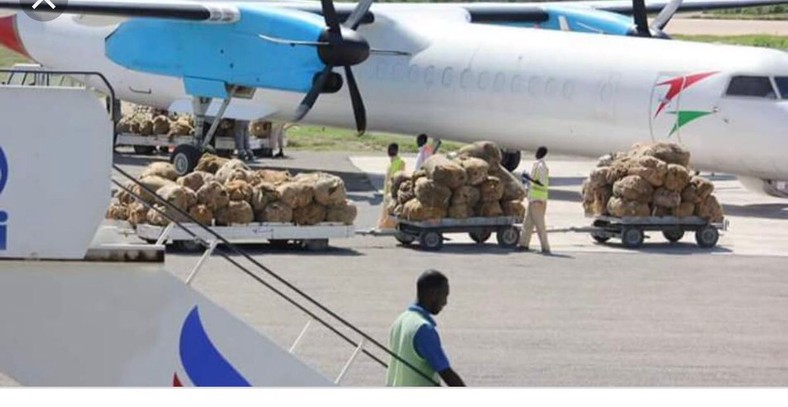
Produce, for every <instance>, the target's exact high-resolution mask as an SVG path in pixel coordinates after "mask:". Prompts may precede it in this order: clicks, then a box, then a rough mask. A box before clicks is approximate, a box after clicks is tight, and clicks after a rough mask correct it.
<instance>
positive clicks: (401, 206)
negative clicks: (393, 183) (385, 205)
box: [391, 203, 405, 216]
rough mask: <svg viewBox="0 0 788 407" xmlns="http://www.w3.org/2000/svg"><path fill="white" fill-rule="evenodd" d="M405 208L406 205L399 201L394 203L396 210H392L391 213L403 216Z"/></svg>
mask: <svg viewBox="0 0 788 407" xmlns="http://www.w3.org/2000/svg"><path fill="white" fill-rule="evenodd" d="M404 208H405V205H403V204H401V203H398V204H396V205H394V210H393V211H391V214H392V215H394V216H402V210H403V209H404Z"/></svg>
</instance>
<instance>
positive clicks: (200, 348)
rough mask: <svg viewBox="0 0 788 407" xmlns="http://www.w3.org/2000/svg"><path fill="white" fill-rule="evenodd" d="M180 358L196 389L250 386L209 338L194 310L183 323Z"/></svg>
mask: <svg viewBox="0 0 788 407" xmlns="http://www.w3.org/2000/svg"><path fill="white" fill-rule="evenodd" d="M180 354H181V363H182V364H183V368H184V370H185V371H186V374H187V375H188V376H189V379H190V380H191V382H192V383H193V384H194V385H195V386H210V387H223V386H236V387H238V386H247V387H248V386H251V385H250V384H249V382H247V381H246V379H244V378H243V376H241V374H240V373H238V371H237V370H235V368H234V367H233V366H232V365H231V364H230V362H228V361H227V359H225V358H224V356H222V354H221V353H219V350H217V349H216V346H214V344H213V343H212V342H211V339H210V338H208V334H207V333H206V332H205V329H204V328H203V326H202V321H201V320H200V313H199V311H198V310H197V307H196V306H195V307H194V308H192V310H191V312H189V315H188V316H187V317H186V320H185V321H183V328H181V340H180Z"/></svg>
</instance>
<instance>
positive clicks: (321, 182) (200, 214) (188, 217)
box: [107, 155, 440, 385]
mask: <svg viewBox="0 0 788 407" xmlns="http://www.w3.org/2000/svg"><path fill="white" fill-rule="evenodd" d="M113 168H114V169H115V171H117V172H118V173H119V174H121V175H122V176H123V177H124V178H126V179H128V180H129V182H128V183H127V184H125V185H124V184H123V183H121V182H119V181H117V180H113V181H112V182H113V183H114V184H115V185H116V186H117V187H118V188H120V192H119V193H118V199H117V201H118V202H114V203H113V204H112V205H111V206H110V208H109V209H108V211H107V217H108V218H113V219H122V217H123V216H121V215H118V214H117V213H116V212H126V213H125V215H124V216H126V220H128V221H129V223H132V224H134V225H138V224H140V223H144V222H151V223H153V222H156V223H157V224H170V223H173V224H175V226H176V227H179V228H181V229H182V230H183V231H185V232H186V233H187V234H188V235H189V236H190V237H191V238H193V239H194V241H195V242H197V243H199V244H201V245H202V246H204V247H206V248H209V247H212V243H210V242H208V241H206V240H204V239H202V238H201V237H200V236H198V235H197V234H196V233H194V232H193V231H191V230H190V229H189V228H188V227H186V225H185V224H186V223H189V224H196V225H199V227H200V228H201V229H203V231H204V232H206V233H207V234H208V235H209V236H211V239H213V240H214V242H215V243H213V244H222V245H223V246H224V247H225V250H223V251H219V252H217V254H218V255H219V256H221V257H222V258H223V259H225V260H226V261H227V262H229V263H230V264H232V265H233V266H235V267H236V268H237V269H239V270H240V271H242V272H243V273H244V274H246V275H247V276H249V277H250V278H252V279H253V280H254V281H256V282H257V283H259V284H261V285H262V286H264V287H266V288H267V289H269V290H271V291H272V292H273V293H274V294H276V295H277V296H279V297H281V298H282V299H284V300H285V301H286V302H288V303H289V304H291V305H292V306H294V307H296V308H297V309H298V310H300V311H302V312H303V313H305V314H306V315H308V316H309V317H310V318H311V319H312V320H314V321H316V322H318V323H319V324H321V325H323V326H324V327H326V328H327V329H328V330H329V331H331V332H332V333H334V334H335V335H337V336H338V337H339V338H341V339H342V340H344V341H345V342H347V343H348V344H350V345H352V346H353V347H355V348H356V351H355V352H354V353H353V356H352V357H351V360H350V361H349V362H348V365H346V366H345V369H343V372H342V373H340V377H338V378H337V379H336V381H335V382H336V383H339V381H340V380H341V378H342V376H343V375H344V373H345V371H346V369H347V368H348V367H349V364H350V363H351V362H352V360H353V359H355V356H356V355H357V353H358V352H363V354H365V355H366V356H368V357H369V358H371V359H372V360H373V361H375V362H376V363H377V364H379V365H380V366H382V367H384V368H386V367H388V365H387V363H386V362H384V361H383V360H382V359H381V358H380V357H378V356H377V355H375V354H374V353H373V352H372V351H371V350H370V349H366V347H369V348H372V349H374V350H377V351H378V352H383V353H384V354H386V355H387V356H389V357H391V358H393V359H396V360H398V361H399V362H401V363H403V364H404V365H405V366H407V367H409V368H410V369H413V370H414V371H415V372H416V373H418V374H420V375H422V376H423V377H424V378H425V379H427V380H429V381H431V382H433V383H434V384H435V385H440V383H438V382H435V381H434V380H433V378H432V376H430V375H428V374H426V373H425V372H423V371H421V370H419V369H418V368H417V367H415V366H413V365H412V364H411V363H409V362H408V361H406V360H404V359H402V358H401V357H399V356H398V355H396V354H395V353H393V352H392V351H391V350H389V349H388V347H386V346H385V345H383V344H382V343H380V342H379V341H377V340H376V339H374V338H373V337H371V336H370V335H369V334H367V333H366V332H364V331H362V330H361V329H359V328H358V327H356V326H355V325H353V324H352V323H350V322H349V321H348V320H346V319H345V318H343V317H341V316H340V315H338V314H337V313H335V312H334V311H332V310H331V309H329V308H328V307H327V306H325V305H324V304H322V303H320V302H319V301H317V300H315V299H314V298H313V297H311V296H310V295H309V294H307V293H306V292H304V291H302V290H300V289H299V288H298V287H296V286H295V285H293V284H292V283H291V282H289V281H288V280H286V279H285V278H283V277H281V276H280V275H279V274H277V273H276V272H274V271H273V270H271V269H270V268H269V267H267V266H265V265H263V264H262V263H260V262H259V261H258V260H256V259H254V258H253V257H252V256H251V255H250V254H249V253H248V252H246V251H245V250H243V249H242V248H240V247H238V246H237V245H235V244H232V243H231V242H230V241H228V240H227V239H226V238H224V237H223V236H221V235H220V234H219V233H217V232H216V231H215V230H214V229H212V228H211V227H210V226H209V225H210V224H211V222H210V221H209V220H211V221H212V222H213V224H233V223H236V222H233V221H251V220H252V219H254V217H255V216H257V214H258V213H260V214H261V215H260V216H261V217H262V219H264V220H271V219H276V220H277V221H290V220H294V219H300V218H299V217H298V216H300V215H296V213H298V212H297V211H298V209H302V208H309V207H315V206H319V207H321V208H324V207H325V208H333V209H325V210H323V209H321V210H320V214H316V215H314V216H313V217H312V218H309V219H308V220H309V221H312V220H317V219H324V218H326V217H327V216H329V213H331V211H332V210H334V211H343V212H341V215H332V216H337V217H338V219H339V220H340V221H342V222H345V223H347V224H352V222H353V220H354V219H355V217H356V210H355V207H354V206H352V205H351V204H349V203H347V201H346V191H345V187H344V184H343V183H341V179H339V178H338V177H334V176H331V175H329V174H322V173H317V174H305V175H303V176H295V177H291V176H290V174H289V173H287V172H281V171H271V170H258V171H250V170H249V169H248V167H246V166H245V165H244V164H243V163H242V162H241V161H238V160H225V159H222V158H219V157H216V156H212V155H205V156H203V159H202V160H200V165H198V167H197V171H195V172H194V173H191V174H188V175H186V176H184V177H180V178H176V177H175V170H174V168H172V166H171V165H170V164H168V163H154V164H151V166H149V167H148V168H147V169H146V171H145V172H143V174H142V177H141V178H140V179H136V178H134V177H133V176H131V175H130V174H129V173H128V172H126V171H124V170H123V169H122V168H120V167H119V166H118V165H113ZM201 172H202V173H204V174H202V173H201ZM204 177H205V178H204ZM249 178H253V180H251V181H250V180H249ZM201 192H202V193H201ZM274 197H276V198H277V199H274ZM255 200H257V201H255ZM269 200H270V201H269ZM233 202H236V204H235V205H236V206H235V207H239V208H242V209H238V210H237V211H236V212H237V213H236V212H231V211H232V210H233V209H231V208H233V206H231V205H233ZM255 202H257V203H258V205H257V208H262V209H260V210H258V211H256V210H255V205H254V203H255ZM261 202H267V204H265V205H263V204H262V203H261ZM268 208H271V209H270V210H266V209H268ZM336 208H344V209H339V210H337V209H336ZM348 208H350V209H348ZM222 211H224V212H222ZM344 211H347V212H344ZM222 213H224V215H222ZM306 213H307V214H308V212H306ZM114 215H117V216H114ZM304 216H305V217H306V216H307V215H304ZM340 218H341V219H340ZM233 255H237V256H240V257H242V258H244V259H245V260H247V261H248V262H249V263H251V264H252V266H253V267H251V268H250V267H246V266H244V265H243V264H241V263H239V261H238V260H235V259H234V258H233V257H232V256H233ZM253 269H254V270H253ZM260 272H262V273H264V274H265V275H268V276H269V277H270V278H273V279H274V280H276V281H277V282H278V283H280V284H282V285H284V286H285V287H286V288H287V289H288V290H289V291H288V292H285V291H283V290H281V289H279V288H277V287H275V286H274V285H272V284H271V283H270V282H268V281H266V280H264V279H263V278H262V277H261V276H260V275H259V273H260ZM304 302H305V303H307V304H309V305H311V306H313V307H316V308H317V310H319V311H320V312H321V313H322V315H324V317H321V316H320V315H318V314H317V313H316V312H314V311H312V310H310V309H309V308H307V306H306V305H304ZM329 318H330V319H331V320H333V321H336V322H338V325H339V326H340V327H339V328H338V327H337V326H335V324H332V323H330V322H329ZM307 326H308V325H307ZM305 329H306V327H305ZM343 331H344V332H343ZM348 331H349V332H348ZM349 333H352V334H355V335H357V336H360V337H361V340H356V339H353V338H351V337H350V336H349ZM299 339H300V338H299ZM297 341H298V340H297ZM294 345H295V344H294Z"/></svg>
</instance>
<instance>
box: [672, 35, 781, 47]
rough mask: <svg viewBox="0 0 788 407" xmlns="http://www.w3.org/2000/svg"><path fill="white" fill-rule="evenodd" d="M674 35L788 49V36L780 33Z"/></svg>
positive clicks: (688, 39)
mask: <svg viewBox="0 0 788 407" xmlns="http://www.w3.org/2000/svg"><path fill="white" fill-rule="evenodd" d="M673 37H674V38H676V39H680V40H685V41H698V42H714V43H722V44H732V45H749V46H753V47H764V48H775V49H788V37H786V36H780V35H760V34H758V35H674V36H673Z"/></svg>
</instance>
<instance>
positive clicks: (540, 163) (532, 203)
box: [520, 146, 551, 254]
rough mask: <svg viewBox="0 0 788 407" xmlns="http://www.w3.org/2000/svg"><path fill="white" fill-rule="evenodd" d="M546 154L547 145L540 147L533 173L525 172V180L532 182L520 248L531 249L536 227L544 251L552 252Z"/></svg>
mask: <svg viewBox="0 0 788 407" xmlns="http://www.w3.org/2000/svg"><path fill="white" fill-rule="evenodd" d="M546 155H547V147H544V146H542V147H539V148H538V149H537V150H536V162H535V163H534V165H533V167H532V168H531V175H528V173H526V172H523V180H524V181H528V182H530V187H529V188H528V209H527V210H526V212H525V221H524V222H523V233H522V235H520V248H521V250H526V251H527V250H530V249H529V247H528V245H529V244H530V243H531V235H532V234H533V233H534V227H536V233H537V234H538V235H539V243H540V245H541V247H542V253H544V254H550V253H551V252H550V243H549V242H548V241H547V227H546V226H545V211H546V210H547V195H548V189H549V187H550V170H549V169H548V168H547V164H546V163H545V161H544V158H545V156H546Z"/></svg>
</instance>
